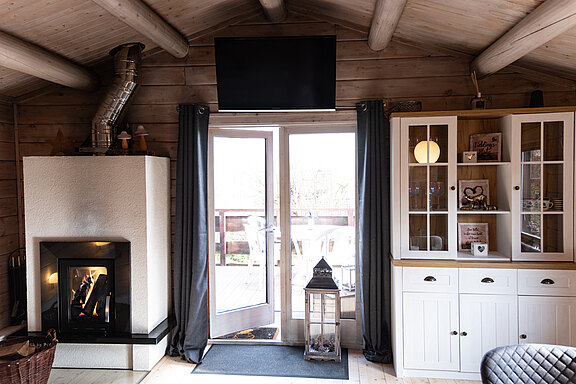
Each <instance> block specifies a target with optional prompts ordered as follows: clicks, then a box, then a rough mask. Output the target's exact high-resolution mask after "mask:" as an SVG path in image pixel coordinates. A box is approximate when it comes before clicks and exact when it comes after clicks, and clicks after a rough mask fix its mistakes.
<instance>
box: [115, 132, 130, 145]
mask: <svg viewBox="0 0 576 384" xmlns="http://www.w3.org/2000/svg"><path fill="white" fill-rule="evenodd" d="M117 137H118V138H119V139H120V140H122V149H128V140H129V139H131V138H132V136H130V135H129V134H128V132H126V131H122V132H120V134H119V135H118V136H117Z"/></svg>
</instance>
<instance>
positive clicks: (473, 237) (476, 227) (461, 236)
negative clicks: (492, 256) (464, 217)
mask: <svg viewBox="0 0 576 384" xmlns="http://www.w3.org/2000/svg"><path fill="white" fill-rule="evenodd" d="M472 243H485V244H486V246H488V244H489V243H488V223H458V251H460V252H470V251H471V248H472Z"/></svg>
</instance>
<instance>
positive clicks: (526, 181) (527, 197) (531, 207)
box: [520, 164, 541, 212]
mask: <svg viewBox="0 0 576 384" xmlns="http://www.w3.org/2000/svg"><path fill="white" fill-rule="evenodd" d="M540 169H541V166H540V164H524V165H522V186H521V190H522V200H521V201H520V209H521V211H522V212H540V205H539V202H540Z"/></svg>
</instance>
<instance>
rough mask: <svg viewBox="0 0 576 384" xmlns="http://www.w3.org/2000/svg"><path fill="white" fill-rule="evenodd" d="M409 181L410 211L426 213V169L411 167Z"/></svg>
mask: <svg viewBox="0 0 576 384" xmlns="http://www.w3.org/2000/svg"><path fill="white" fill-rule="evenodd" d="M408 177H409V181H408V199H409V207H408V209H409V210H410V211H425V210H426V209H427V205H426V203H427V199H426V197H427V195H426V185H427V176H426V168H425V167H410V173H409V176H408Z"/></svg>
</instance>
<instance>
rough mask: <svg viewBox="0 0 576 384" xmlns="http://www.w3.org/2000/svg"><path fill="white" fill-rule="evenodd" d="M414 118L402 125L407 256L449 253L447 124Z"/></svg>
mask: <svg viewBox="0 0 576 384" xmlns="http://www.w3.org/2000/svg"><path fill="white" fill-rule="evenodd" d="M414 120H416V119H414ZM417 121H418V122H417V123H407V124H406V125H405V126H404V125H403V126H402V129H403V131H404V134H405V138H406V140H405V141H404V142H405V143H407V148H405V150H404V154H405V155H404V162H403V163H404V164H405V165H406V166H407V168H408V169H407V180H405V183H404V185H405V187H404V192H403V196H405V197H406V200H407V204H406V211H405V212H407V217H405V218H406V219H407V220H406V222H407V225H406V227H405V229H406V230H407V232H404V233H407V234H408V236H407V238H405V240H404V241H405V242H407V244H405V245H404V246H405V247H406V248H407V250H408V255H409V257H419V258H424V257H431V256H432V257H440V258H442V257H449V256H448V251H449V249H448V248H449V247H448V244H449V238H450V236H449V232H450V230H449V228H450V225H449V215H448V207H449V202H448V201H449V193H448V189H449V187H450V185H451V184H450V182H449V169H450V168H451V167H453V165H449V153H450V150H449V145H448V142H449V137H450V134H449V124H448V123H447V122H439V123H434V122H424V121H425V120H423V119H420V120H417ZM421 121H422V122H424V123H420V122H421ZM406 136H407V137H406Z"/></svg>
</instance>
